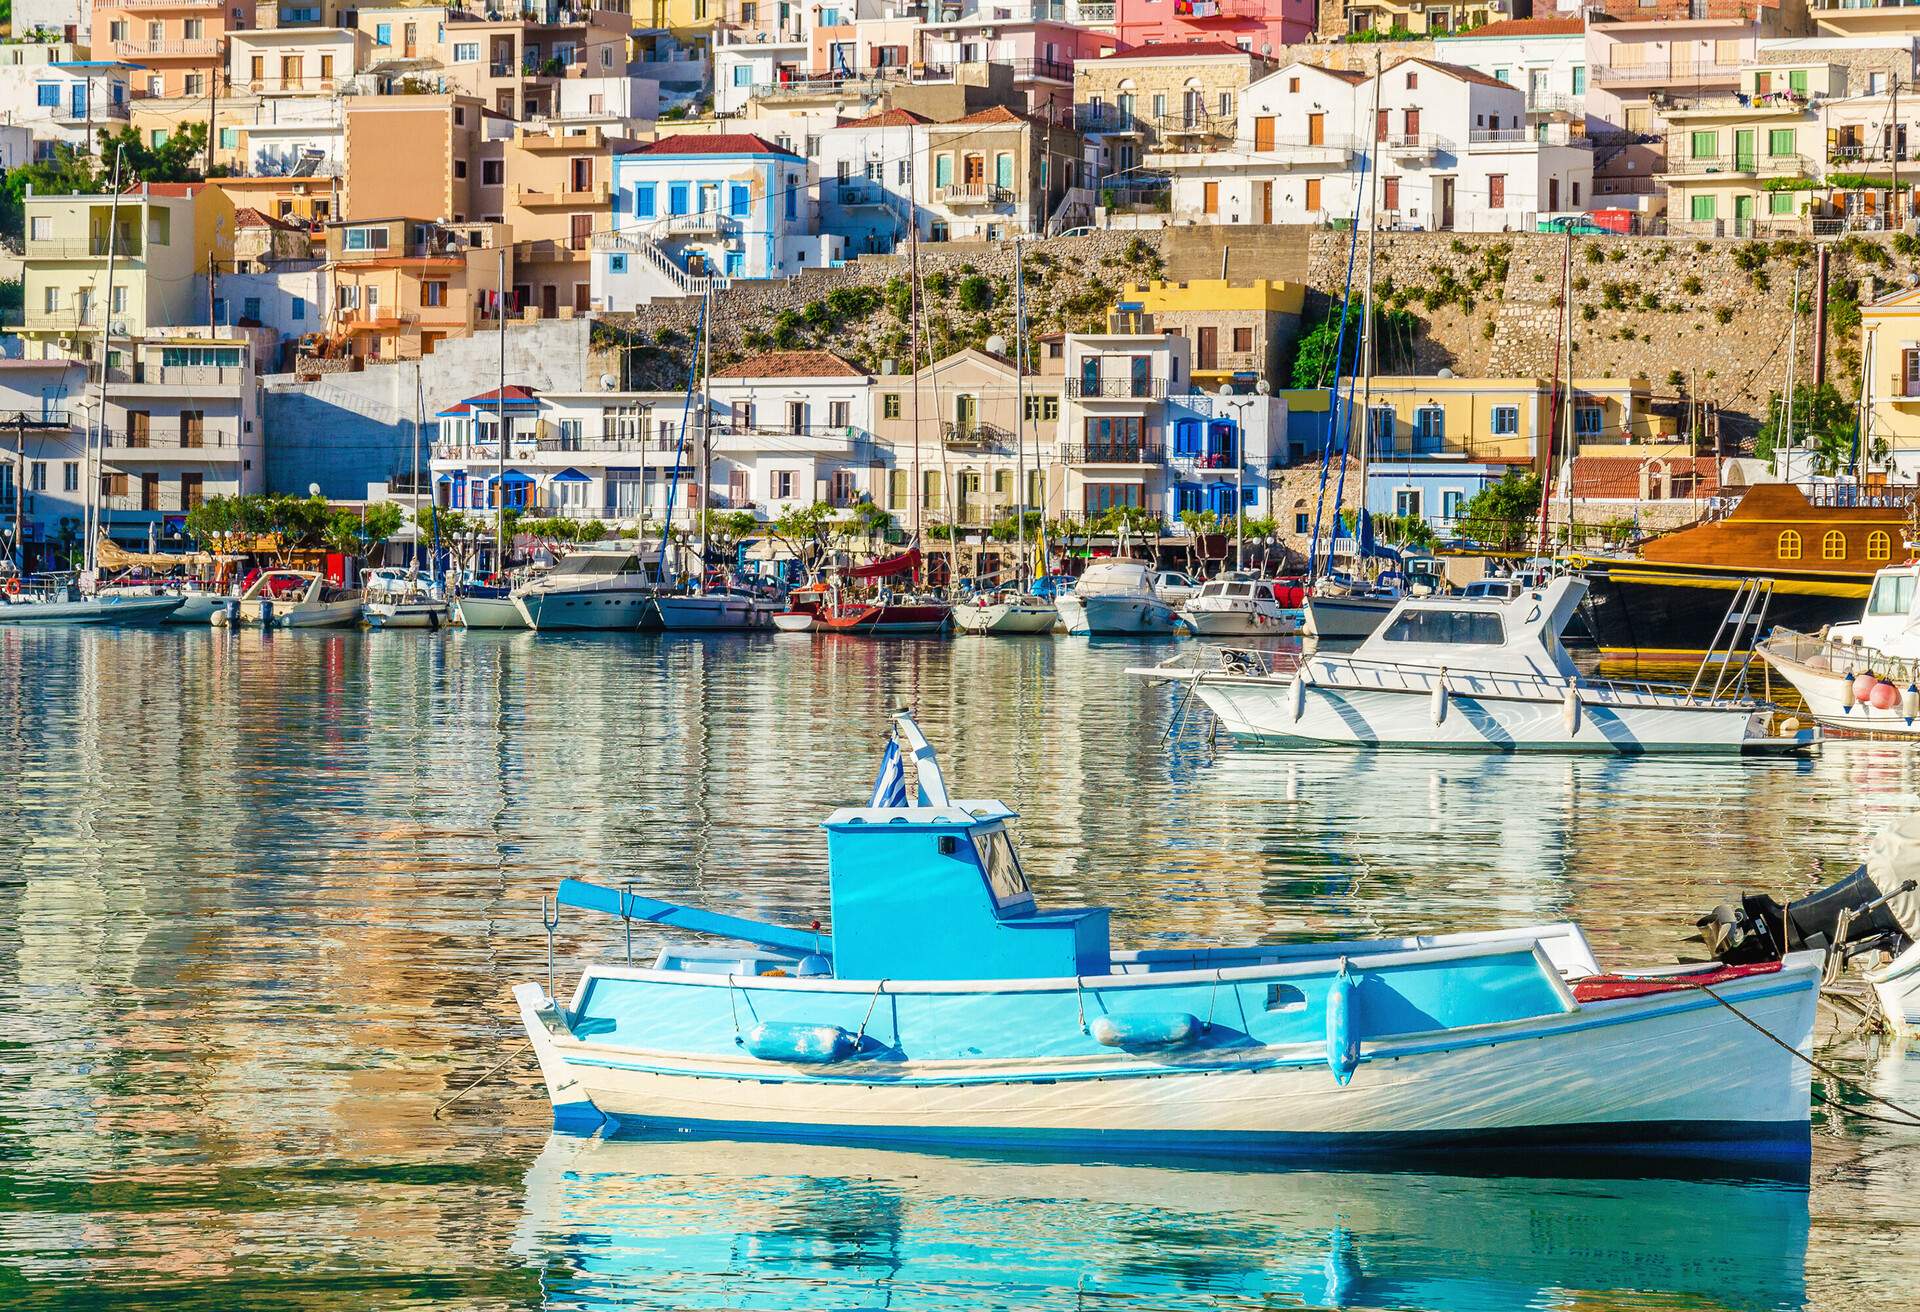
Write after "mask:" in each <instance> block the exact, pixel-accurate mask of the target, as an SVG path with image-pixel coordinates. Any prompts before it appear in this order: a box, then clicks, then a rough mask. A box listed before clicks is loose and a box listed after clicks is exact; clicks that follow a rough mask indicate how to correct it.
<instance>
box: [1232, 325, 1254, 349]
mask: <svg viewBox="0 0 1920 1312" xmlns="http://www.w3.org/2000/svg"><path fill="white" fill-rule="evenodd" d="M1233 350H1234V353H1235V354H1236V355H1246V354H1248V353H1249V352H1251V351H1252V350H1253V329H1251V328H1235V329H1234V330H1233Z"/></svg>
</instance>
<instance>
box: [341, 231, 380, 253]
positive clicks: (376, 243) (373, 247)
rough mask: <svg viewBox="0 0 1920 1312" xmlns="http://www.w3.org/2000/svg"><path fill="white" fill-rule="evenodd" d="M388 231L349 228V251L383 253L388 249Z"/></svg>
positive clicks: (347, 237) (347, 243)
mask: <svg viewBox="0 0 1920 1312" xmlns="http://www.w3.org/2000/svg"><path fill="white" fill-rule="evenodd" d="M387 235H388V234H387V230H386V229H385V228H348V229H347V236H346V245H347V249H348V250H350V251H383V250H385V249H387Z"/></svg>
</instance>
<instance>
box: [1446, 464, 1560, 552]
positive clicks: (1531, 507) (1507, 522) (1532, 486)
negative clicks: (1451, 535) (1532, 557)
mask: <svg viewBox="0 0 1920 1312" xmlns="http://www.w3.org/2000/svg"><path fill="white" fill-rule="evenodd" d="M1539 514H1540V475H1538V474H1531V473H1529V474H1522V473H1519V472H1517V471H1515V472H1511V473H1509V474H1508V475H1507V476H1506V477H1505V478H1503V479H1501V480H1500V481H1499V482H1498V483H1489V484H1487V485H1486V486H1485V487H1483V488H1481V489H1480V490H1479V491H1478V492H1476V493H1474V494H1473V496H1472V497H1471V498H1469V499H1468V501H1467V503H1466V505H1464V506H1462V507H1461V508H1460V516H1459V518H1458V519H1456V520H1455V521H1454V530H1455V532H1457V533H1458V534H1459V535H1460V536H1461V537H1463V538H1466V539H1467V540H1468V541H1470V542H1477V543H1479V544H1480V545H1481V546H1483V547H1488V548H1490V549H1492V550H1495V551H1518V550H1520V549H1521V548H1522V547H1524V546H1525V545H1526V544H1527V542H1528V541H1529V540H1530V539H1531V538H1532V536H1533V533H1534V529H1535V526H1536V523H1537V519H1538V516H1539Z"/></svg>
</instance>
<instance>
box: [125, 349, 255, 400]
mask: <svg viewBox="0 0 1920 1312" xmlns="http://www.w3.org/2000/svg"><path fill="white" fill-rule="evenodd" d="M242 349H245V348H244V347H243V348H242ZM252 377H253V374H252V371H251V370H248V369H245V368H243V367H241V366H240V365H211V364H204V365H143V366H142V367H140V368H138V369H135V370H126V369H112V370H109V371H108V373H107V385H108V386H109V387H111V388H112V389H113V392H114V394H115V395H116V396H126V395H129V394H133V395H141V394H146V393H161V392H180V391H191V392H193V393H196V394H207V393H211V392H212V391H214V390H216V389H217V390H220V391H225V392H229V393H232V394H233V395H235V396H237V395H239V392H240V388H241V387H242V385H244V384H246V383H248V382H250V381H251V380H252Z"/></svg>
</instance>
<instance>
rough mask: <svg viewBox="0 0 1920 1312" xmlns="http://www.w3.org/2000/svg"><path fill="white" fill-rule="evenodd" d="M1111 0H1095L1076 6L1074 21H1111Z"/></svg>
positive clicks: (1112, 6) (1112, 10)
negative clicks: (1076, 12)
mask: <svg viewBox="0 0 1920 1312" xmlns="http://www.w3.org/2000/svg"><path fill="white" fill-rule="evenodd" d="M1113 12H1114V4H1113V0H1095V3H1092V4H1082V5H1080V6H1079V8H1078V16H1077V17H1076V18H1075V20H1074V21H1075V22H1079V23H1111V22H1112V21H1113Z"/></svg>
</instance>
